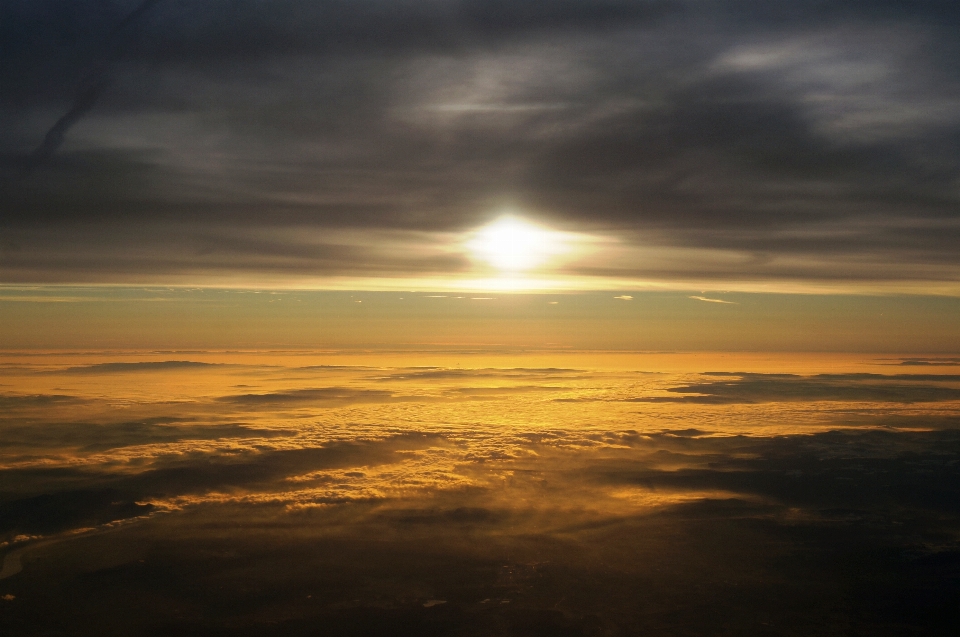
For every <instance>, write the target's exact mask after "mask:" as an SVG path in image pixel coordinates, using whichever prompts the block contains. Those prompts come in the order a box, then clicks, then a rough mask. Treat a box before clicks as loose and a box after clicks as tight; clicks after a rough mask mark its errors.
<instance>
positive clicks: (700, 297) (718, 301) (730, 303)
mask: <svg viewBox="0 0 960 637" xmlns="http://www.w3.org/2000/svg"><path fill="white" fill-rule="evenodd" d="M688 298H691V299H696V300H697V301H706V302H707V303H726V304H728V305H739V303H734V302H733V301H724V300H723V299H708V298H707V297H705V296H691V297H688Z"/></svg>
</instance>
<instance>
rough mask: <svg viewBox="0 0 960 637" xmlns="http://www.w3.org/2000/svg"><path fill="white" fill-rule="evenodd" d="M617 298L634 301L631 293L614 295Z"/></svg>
mask: <svg viewBox="0 0 960 637" xmlns="http://www.w3.org/2000/svg"><path fill="white" fill-rule="evenodd" d="M613 298H615V299H620V300H621V301H632V300H633V297H632V296H630V295H629V294H621V295H620V296H615V297H613Z"/></svg>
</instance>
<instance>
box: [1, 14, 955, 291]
mask: <svg viewBox="0 0 960 637" xmlns="http://www.w3.org/2000/svg"><path fill="white" fill-rule="evenodd" d="M958 22H960V8H957V5H956V3H955V2H946V1H944V2H933V1H930V2H902V1H900V2H893V1H890V2H882V1H876V2H867V1H849V2H842V3H837V2H823V1H811V0H790V1H780V0H762V1H761V0H709V1H707V0H690V1H681V0H677V1H671V0H665V1H659V0H655V1H649V2H644V1H634V0H556V1H553V2H545V1H526V2H516V1H513V2H508V1H505V0H461V1H455V0H432V1H427V0H335V1H324V2H307V1H305V0H277V1H274V2H253V1H248V0H230V1H226V0H223V1H221V0H207V1H204V2H191V1H186V0H160V1H158V2H150V1H148V2H145V3H138V2H132V1H107V0H97V1H94V0H89V1H67V0H23V1H20V0H8V1H6V2H4V3H3V4H2V5H0V87H2V88H0V161H2V167H0V201H2V221H0V281H3V282H6V283H33V282H79V281H83V282H119V281H127V282H130V281H135V282H170V283H176V282H203V281H205V280H207V279H208V278H209V277H210V276H214V275H215V276H218V277H221V279H219V280H223V279H224V277H226V278H230V277H234V278H233V279H231V280H232V281H233V282H234V283H243V281H244V280H247V279H249V280H255V279H256V280H259V279H258V277H260V278H264V277H266V278H271V277H272V280H277V281H283V280H290V281H302V280H304V277H314V278H315V279H314V280H315V282H320V283H321V284H322V281H323V280H324V278H325V277H336V276H341V277H342V276H346V277H354V278H355V279H366V280H369V281H376V280H378V279H380V278H382V277H401V278H403V277H427V278H429V277H431V276H434V275H437V276H441V275H442V276H448V275H450V274H451V273H453V274H454V275H455V274H456V273H458V272H461V271H463V272H466V271H467V270H469V268H470V263H469V260H468V259H467V258H466V256H464V255H463V254H460V253H458V252H457V251H456V250H446V251H444V250H443V249H442V248H441V247H442V246H444V245H448V244H450V242H451V241H456V240H457V237H461V236H462V233H465V232H467V231H469V230H470V229H472V228H475V227H477V226H479V225H481V224H483V223H485V222H487V221H489V220H491V219H493V218H494V217H496V216H497V214H499V213H500V212H501V211H502V210H504V209H505V208H509V209H511V210H513V211H514V212H515V213H516V214H519V215H522V216H527V217H529V218H532V219H535V220H538V221H539V222H541V223H543V224H546V225H548V226H551V227H555V228H558V229H562V230H566V231H572V232H582V233H590V234H594V235H598V236H601V237H605V238H607V239H615V240H616V241H618V242H619V244H618V245H619V246H620V248H621V252H620V253H618V254H620V256H619V257H616V258H614V257H612V256H611V257H610V258H609V259H606V260H605V259H603V258H599V259H594V261H592V262H591V263H590V264H588V265H584V264H580V265H576V264H574V265H571V266H569V272H568V273H571V274H579V275H583V276H589V277H597V278H598V280H600V279H603V278H604V277H607V278H610V277H617V278H619V279H620V280H636V281H659V282H666V283H669V284H672V285H678V286H682V285H684V284H685V282H692V281H696V282H704V281H706V282H713V283H714V284H715V286H716V287H717V288H718V289H723V288H724V287H737V286H738V285H739V286H740V287H743V285H745V283H744V282H748V283H749V282H752V284H761V285H773V286H776V285H778V284H785V283H790V285H799V286H801V287H802V286H803V285H810V286H814V287H815V286H821V287H822V286H824V285H830V284H832V283H837V284H838V285H839V284H843V285H846V286H848V289H856V288H858V286H859V287H862V288H863V289H868V288H869V289H874V288H877V287H884V286H888V287H893V288H897V289H900V290H916V291H925V290H926V291H930V290H936V291H952V292H956V291H957V290H958V289H960V286H958V285H957V284H958V282H960V214H958V210H960V208H958V203H960V202H958V199H960V181H958V172H957V171H958V167H960V153H958V150H960V149H958V145H960V64H958V59H960V40H958V39H957V37H956V33H957V27H958ZM438 246H441V247H438ZM631 251H633V252H631ZM635 254H646V255H648V257H647V258H634V257H631V256H630V255H635ZM649 255H654V256H653V257H651V256H649ZM656 255H660V256H656ZM371 285H372V286H374V287H376V284H375V283H371Z"/></svg>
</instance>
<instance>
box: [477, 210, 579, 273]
mask: <svg viewBox="0 0 960 637" xmlns="http://www.w3.org/2000/svg"><path fill="white" fill-rule="evenodd" d="M567 243H568V241H567V238H566V236H565V233H562V232H556V231H554V230H548V229H546V228H542V227H540V226H537V225H534V224H532V223H530V222H529V221H525V220H523V219H520V218H517V217H514V216H512V215H504V216H502V217H500V218H499V219H497V220H496V221H493V222H492V223H490V224H488V225H486V226H484V227H482V228H480V229H479V230H477V231H476V232H474V233H473V234H472V236H471V237H470V239H469V240H468V241H467V242H466V246H467V248H468V249H469V250H470V251H471V252H472V253H473V254H474V256H475V257H476V258H477V259H479V260H481V261H485V262H486V263H488V264H490V265H492V266H493V267H494V268H496V269H498V270H500V271H501V272H523V271H526V270H532V269H533V268H536V267H538V266H542V265H544V264H545V263H546V262H547V261H549V260H550V259H551V258H552V257H555V256H558V255H561V254H563V253H565V252H567V251H568V250H569V246H568V245H567Z"/></svg>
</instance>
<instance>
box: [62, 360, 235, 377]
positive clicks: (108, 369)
mask: <svg viewBox="0 0 960 637" xmlns="http://www.w3.org/2000/svg"><path fill="white" fill-rule="evenodd" d="M218 366H219V364H218V363H200V362H197V361H147V362H142V363H97V364H95V365H82V366H79V367H68V368H67V369H64V370H61V371H57V372H52V373H56V374H111V373H124V372H143V371H164V370H172V369H177V370H180V369H193V368H204V367H218Z"/></svg>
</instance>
